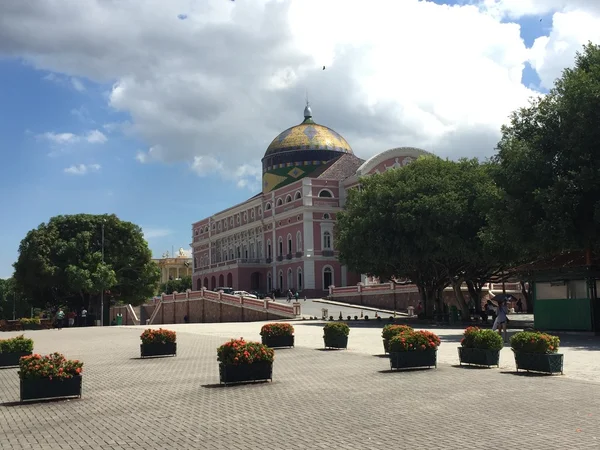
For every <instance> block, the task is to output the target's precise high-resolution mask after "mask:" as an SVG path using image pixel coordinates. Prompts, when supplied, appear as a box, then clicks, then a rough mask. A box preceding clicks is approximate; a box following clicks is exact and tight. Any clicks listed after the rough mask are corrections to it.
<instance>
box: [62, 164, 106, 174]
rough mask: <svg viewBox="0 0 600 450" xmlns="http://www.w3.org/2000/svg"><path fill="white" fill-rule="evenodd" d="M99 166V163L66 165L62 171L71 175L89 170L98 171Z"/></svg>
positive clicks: (88, 171)
mask: <svg viewBox="0 0 600 450" xmlns="http://www.w3.org/2000/svg"><path fill="white" fill-rule="evenodd" d="M101 168H102V166H100V164H76V165H73V166H70V167H67V168H66V169H65V170H64V171H65V173H68V174H71V175H85V174H87V173H90V172H98V171H99V170H100V169H101Z"/></svg>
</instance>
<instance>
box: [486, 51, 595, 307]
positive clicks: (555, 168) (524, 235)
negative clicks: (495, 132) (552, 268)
mask: <svg viewBox="0 0 600 450" xmlns="http://www.w3.org/2000/svg"><path fill="white" fill-rule="evenodd" d="M598 124H600V47H599V46H597V45H594V44H591V43H590V44H588V45H586V46H584V48H583V51H582V52H580V53H577V55H576V58H575V66H574V67H573V68H568V69H565V70H564V71H563V73H562V76H561V77H560V78H559V79H557V80H556V82H555V84H554V87H553V89H552V90H551V91H550V92H549V93H548V94H547V95H545V96H540V97H538V98H534V99H532V100H531V102H530V104H529V106H527V107H525V108H521V109H519V110H517V111H515V112H514V113H513V114H512V115H511V118H510V123H509V124H508V125H506V126H504V127H503V128H502V137H501V140H500V142H499V144H498V153H497V155H496V156H495V158H494V162H495V163H496V168H495V170H494V179H495V180H496V182H497V184H498V186H499V187H501V188H502V190H503V192H504V193H505V197H504V199H503V205H502V208H500V209H498V210H496V211H492V216H493V217H492V220H491V221H490V229H489V230H487V231H486V233H485V239H486V240H487V241H488V243H492V245H495V246H501V245H505V246H511V247H512V251H513V254H514V259H515V261H516V262H517V263H518V262H524V261H530V260H533V259H536V258H539V257H543V256H547V255H551V254H556V253H560V252H562V251H568V250H580V251H581V250H585V251H586V252H587V254H588V255H590V254H591V252H592V251H593V250H598V248H599V247H600V176H599V174H600V158H598V149H599V148H600V127H599V126H598ZM523 285H524V284H523ZM524 293H525V294H530V292H529V293H528V292H525V289H524ZM528 300H530V298H528ZM527 303H528V305H530V306H533V303H532V302H531V301H528V302H527ZM530 311H531V312H532V310H531V309H530Z"/></svg>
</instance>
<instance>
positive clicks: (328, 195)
mask: <svg viewBox="0 0 600 450" xmlns="http://www.w3.org/2000/svg"><path fill="white" fill-rule="evenodd" d="M319 197H324V198H332V197H333V194H332V193H331V191H328V190H327V189H323V190H322V191H321V192H319Z"/></svg>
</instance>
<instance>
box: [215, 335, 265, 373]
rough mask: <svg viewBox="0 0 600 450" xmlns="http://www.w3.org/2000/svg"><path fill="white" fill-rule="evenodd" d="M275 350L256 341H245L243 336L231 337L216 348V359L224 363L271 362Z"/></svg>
mask: <svg viewBox="0 0 600 450" xmlns="http://www.w3.org/2000/svg"><path fill="white" fill-rule="evenodd" d="M274 359H275V351H274V350H273V349H272V348H269V347H267V346H266V345H263V344H260V343H258V342H246V341H245V340H244V339H243V338H239V339H232V340H230V341H229V342H226V343H225V344H223V345H221V346H220V347H219V348H218V349H217V361H219V362H220V363H221V364H225V365H234V366H237V365H241V364H253V363H256V362H263V361H264V362H273V360H274Z"/></svg>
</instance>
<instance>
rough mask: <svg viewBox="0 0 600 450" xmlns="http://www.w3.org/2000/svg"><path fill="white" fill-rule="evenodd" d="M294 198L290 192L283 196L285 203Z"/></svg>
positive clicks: (290, 201)
mask: <svg viewBox="0 0 600 450" xmlns="http://www.w3.org/2000/svg"><path fill="white" fill-rule="evenodd" d="M293 200H294V198H293V197H292V195H291V194H288V195H286V196H285V203H286V204H287V203H292V201H293Z"/></svg>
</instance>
